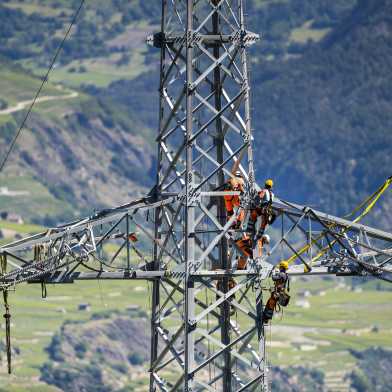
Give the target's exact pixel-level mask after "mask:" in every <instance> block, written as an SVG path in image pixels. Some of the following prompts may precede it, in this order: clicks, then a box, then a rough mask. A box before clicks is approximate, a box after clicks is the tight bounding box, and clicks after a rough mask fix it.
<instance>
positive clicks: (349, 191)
mask: <svg viewBox="0 0 392 392" xmlns="http://www.w3.org/2000/svg"><path fill="white" fill-rule="evenodd" d="M159 3H160V2H159V1H157V0H132V1H123V0H89V1H87V2H86V5H85V8H84V11H83V12H82V14H81V17H80V19H79V20H78V22H77V24H76V26H75V28H74V29H73V32H72V34H71V37H70V38H69V39H68V40H67V41H66V43H65V46H64V50H63V51H62V53H61V55H60V56H59V58H58V61H57V62H56V64H55V68H54V70H53V72H52V73H51V75H50V79H49V82H48V83H47V84H46V87H45V89H44V90H43V91H42V94H41V96H40V99H39V101H38V102H37V104H36V105H35V107H34V111H33V113H32V115H31V116H30V118H29V120H28V122H27V127H26V129H25V131H24V132H23V134H22V136H21V137H20V139H19V140H18V144H17V146H16V149H15V151H14V153H13V154H12V155H11V159H10V161H9V162H8V164H7V167H6V168H5V170H4V172H3V173H2V174H1V176H0V211H1V219H2V220H1V221H0V237H1V238H0V241H1V243H5V242H9V241H12V240H13V239H15V238H20V236H26V235H28V234H30V233H35V232H38V231H41V230H43V229H44V228H45V227H50V226H52V225H56V224H58V223H61V222H65V221H67V220H71V219H73V218H75V217H76V216H81V215H89V214H91V213H92V212H93V211H94V210H96V209H100V208H105V207H110V206H113V205H116V204H121V203H125V202H127V201H128V200H129V199H132V198H134V197H135V196H138V195H140V194H144V193H145V192H146V191H147V190H148V189H149V188H150V187H151V186H152V185H153V183H154V173H155V166H156V162H155V157H154V155H155V134H156V129H157V120H158V81H159V80H158V79H159V72H158V66H159V51H158V50H157V49H154V48H151V47H148V46H147V45H146V44H145V38H146V37H147V35H149V34H151V33H152V32H156V31H158V30H159V20H160V13H159V12H160V6H159ZM78 6H79V0H75V1H74V0H72V1H71V0H23V1H22V0H2V1H1V2H0V151H3V152H5V150H6V147H7V146H8V145H9V143H10V141H11V140H12V137H13V135H14V134H15V133H16V131H17V129H18V127H19V125H20V123H21V121H22V119H23V116H24V115H25V113H26V108H28V106H29V105H30V103H31V100H32V99H33V97H34V95H35V93H36V90H37V89H38V87H39V85H40V83H41V81H42V77H43V76H44V75H45V72H46V70H47V68H48V66H49V64H50V61H51V59H52V58H53V55H54V53H55V51H56V49H57V47H58V45H59V43H60V41H61V39H62V37H63V35H64V33H65V30H66V28H67V26H68V24H69V23H70V19H71V18H72V15H73V13H74V11H75V10H76V8H77V7H78ZM247 14H248V17H247V18H248V28H249V29H250V30H252V31H254V32H257V33H260V34H261V36H262V40H261V42H259V43H258V44H257V45H254V46H252V49H251V57H250V71H251V85H252V114H253V124H252V127H253V133H254V137H255V141H254V147H255V150H256V151H257V153H256V154H255V155H256V157H257V160H256V177H257V180H258V182H260V183H261V182H263V181H264V179H265V178H266V177H272V178H273V179H274V181H275V183H276V193H277V194H278V196H279V197H281V198H283V199H287V200H291V201H295V202H299V203H302V204H307V205H310V206H312V207H314V208H317V209H320V210H324V211H326V212H330V213H332V214H335V215H343V214H346V213H348V212H350V211H351V210H352V209H353V208H354V207H355V206H356V205H357V204H358V203H359V202H360V201H361V200H363V199H364V198H365V197H366V196H368V195H369V194H370V193H372V192H373V191H374V190H375V189H376V188H377V187H378V186H379V185H380V184H381V183H383V181H384V180H385V179H386V177H388V176H390V175H391V174H392V154H391V149H392V131H391V129H390V124H391V123H392V72H391V71H392V1H390V0H334V1H330V0H269V1H268V0H248V1H247ZM373 211H374V212H372V214H371V215H370V216H369V217H368V218H366V219H367V221H366V223H369V224H372V225H375V226H377V227H378V228H382V229H385V230H392V219H391V213H392V195H391V193H390V192H388V193H387V194H385V195H384V196H383V198H382V199H381V200H380V202H379V204H378V205H377V207H376V208H375V209H374V210H373ZM292 287H293V303H292V305H291V306H290V307H289V308H288V309H287V311H285V313H284V315H283V317H282V318H280V317H279V316H278V317H277V318H276V319H275V320H274V322H273V326H272V329H271V338H270V339H269V341H268V353H269V359H270V361H271V364H272V368H271V375H272V376H271V377H272V381H273V389H272V390H273V391H277V392H280V391H282V392H286V391H287V392H294V391H309V392H310V391H327V390H328V391H350V390H352V391H359V392H361V391H389V390H390V385H391V382H392V372H391V370H392V354H391V352H390V351H389V349H391V348H392V333H391V327H392V308H391V305H390V304H391V300H392V286H389V285H388V284H386V283H385V284H384V283H380V282H378V281H371V280H367V281H362V280H360V279H355V280H352V279H343V278H340V279H333V280H331V279H316V280H314V279H312V280H311V281H310V280H307V279H306V278H303V279H297V280H295V281H294V282H293V283H292ZM149 289H150V288H149V287H148V285H147V284H145V285H144V284H142V283H140V282H135V283H133V282H132V283H128V282H126V283H124V282H121V283H111V282H93V283H89V284H87V283H83V284H82V283H78V284H75V285H74V286H72V290H70V289H69V287H64V286H61V287H55V288H51V287H49V296H48V298H47V299H44V300H43V299H41V297H40V294H41V293H40V290H39V288H38V287H32V286H23V287H22V288H20V289H19V290H18V291H17V292H15V293H12V294H11V298H10V300H11V306H12V309H14V311H13V318H12V322H13V328H12V329H13V338H14V357H15V361H14V362H15V366H14V374H13V375H12V376H11V377H9V376H6V374H5V373H6V364H5V355H3V350H2V351H0V368H1V372H0V391H2V390H3V389H4V391H12V392H14V391H26V390H28V391H44V392H45V391H59V390H63V391H102V392H106V391H123V392H125V391H146V390H147V387H146V383H147V382H148V373H147V369H148V363H147V362H146V361H147V358H148V356H149V347H148V345H149V322H148V318H147V315H148V312H149V306H150V304H149V303H147V302H148V301H147V302H146V300H145V299H146V298H147V297H148V295H147V292H148V290H149ZM38 312H40V314H39V317H38V316H37V313H38ZM2 327H3V325H2ZM0 331H3V330H0ZM113 331H114V332H113ZM135 336H136V337H137V338H135ZM136 342H137V344H136ZM1 344H2V343H0V348H1ZM381 347H382V348H381ZM114 348H116V350H115V349H114Z"/></svg>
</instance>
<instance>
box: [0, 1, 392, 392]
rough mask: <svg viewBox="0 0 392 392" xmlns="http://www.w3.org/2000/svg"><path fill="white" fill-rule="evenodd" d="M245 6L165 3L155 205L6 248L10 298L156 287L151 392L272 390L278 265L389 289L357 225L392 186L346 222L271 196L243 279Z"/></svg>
mask: <svg viewBox="0 0 392 392" xmlns="http://www.w3.org/2000/svg"><path fill="white" fill-rule="evenodd" d="M244 3H245V0H162V2H161V5H162V6H161V11H162V23H161V31H160V32H159V33H157V34H155V35H153V36H151V37H149V39H148V42H149V43H150V44H152V45H154V46H155V47H157V48H159V49H160V53H161V61H160V86H159V93H160V94H159V99H160V108H159V129H158V135H157V138H156V141H157V145H158V149H157V162H158V165H157V166H158V167H157V178H156V185H155V187H154V188H153V189H152V190H151V191H150V193H149V194H148V195H147V196H145V197H142V198H140V199H137V200H134V201H131V202H128V203H127V204H124V205H121V206H118V207H115V208H111V209H106V210H103V211H99V212H97V213H95V214H94V215H92V216H90V217H87V218H84V219H80V220H78V221H75V222H71V223H69V224H65V225H62V226H59V227H55V228H50V229H48V230H47V231H45V232H43V233H40V234H36V235H34V236H31V237H28V238H25V239H22V240H18V241H16V242H14V243H11V244H8V245H4V246H2V247H0V291H2V292H8V291H10V290H12V289H13V288H14V286H16V285H17V284H19V283H23V282H30V283H40V284H42V285H43V286H44V285H45V284H46V283H58V284H62V283H72V282H74V281H75V280H94V279H99V280H104V279H118V280H131V279H143V280H148V281H150V282H152V284H153V290H152V311H151V362H150V369H149V370H150V392H157V391H160V392H169V391H170V392H172V391H183V390H185V391H193V392H194V391H223V392H234V391H235V392H240V391H264V392H265V391H267V390H268V382H267V381H268V380H267V373H266V355H265V341H264V326H263V324H262V317H261V315H262V310H263V302H262V288H263V285H264V281H265V279H266V278H268V277H269V276H270V274H271V270H272V269H273V266H274V265H276V263H277V262H278V261H280V260H282V258H285V259H287V260H289V261H290V262H292V263H293V264H294V263H295V262H298V263H299V264H298V263H297V265H293V266H291V267H290V269H289V271H288V272H289V274H290V275H304V274H305V275H307V276H313V275H319V274H330V275H335V276H339V275H345V276H374V277H377V278H379V279H384V280H388V281H392V234H391V233H388V232H385V231H382V230H379V229H375V228H372V227H369V226H365V225H363V224H362V223H360V220H361V219H362V218H363V217H364V216H365V215H366V214H367V213H368V212H369V211H370V209H371V207H372V206H373V205H374V203H375V202H376V201H377V200H378V198H379V197H380V196H381V194H382V193H383V192H384V191H385V190H386V189H387V187H388V186H389V185H390V184H391V183H392V178H390V179H388V180H387V181H386V183H385V184H384V185H383V186H382V187H381V188H380V189H379V190H378V191H377V192H375V193H374V194H373V195H372V196H371V197H369V198H368V199H367V200H366V201H365V202H364V203H361V204H360V206H359V207H358V208H356V209H355V210H354V211H353V213H352V214H350V215H349V216H348V218H346V219H342V218H339V217H335V216H332V215H330V214H326V213H323V212H320V211H317V210H314V209H312V208H309V207H306V206H300V205H297V204H294V203H290V202H286V201H282V200H279V199H278V198H276V199H275V202H274V203H273V206H272V208H273V210H274V212H275V213H276V214H277V215H279V220H278V223H275V224H274V226H275V227H276V228H277V226H280V228H279V230H276V229H275V231H274V239H273V242H274V244H273V246H271V248H270V249H269V252H268V253H267V252H265V253H264V254H263V255H262V256H260V255H258V256H257V257H256V255H254V257H251V258H250V260H249V261H248V263H247V266H246V269H245V270H240V269H238V268H237V265H236V260H237V258H238V256H239V255H240V251H239V249H238V247H237V245H236V239H237V238H238V236H239V235H241V230H239V229H236V230H233V228H232V224H233V223H234V221H235V220H236V219H237V216H238V214H239V210H238V209H237V211H236V212H235V214H234V215H233V216H232V217H231V218H230V219H227V216H226V211H225V206H224V199H223V196H224V195H230V192H227V191H223V184H224V183H225V181H227V180H228V179H229V178H230V176H232V173H233V171H234V170H237V169H238V170H240V171H241V173H242V175H243V176H244V178H245V179H246V191H245V193H244V194H243V195H242V196H241V201H242V208H243V210H244V211H249V207H250V205H251V203H252V202H253V195H254V191H255V190H257V189H259V188H258V186H257V184H256V182H255V175H254V170H253V155H252V133H251V122H250V102H249V97H250V93H249V76H248V73H249V72H248V65H247V54H246V52H247V47H248V46H249V45H250V44H252V43H254V42H256V41H257V40H258V39H259V37H258V35H257V34H254V33H251V32H249V31H248V30H247V29H246V26H245V18H244V15H245V12H244ZM231 194H232V195H234V194H236V193H235V192H231ZM237 194H238V192H237ZM303 265H305V267H306V271H304V267H303ZM234 281H235V283H233V282H234ZM130 344H132V342H130Z"/></svg>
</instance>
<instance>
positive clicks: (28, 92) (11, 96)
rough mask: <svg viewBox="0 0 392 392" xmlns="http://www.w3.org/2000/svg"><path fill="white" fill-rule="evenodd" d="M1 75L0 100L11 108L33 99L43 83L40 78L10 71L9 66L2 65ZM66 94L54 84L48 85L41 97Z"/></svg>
mask: <svg viewBox="0 0 392 392" xmlns="http://www.w3.org/2000/svg"><path fill="white" fill-rule="evenodd" d="M0 73H1V78H0V92H1V93H0V98H1V99H2V100H4V101H6V102H7V104H8V106H9V107H12V106H13V105H16V104H17V103H19V102H21V101H28V100H31V99H33V98H34V96H35V94H36V92H37V90H38V88H39V86H40V85H41V83H42V81H41V80H40V79H39V78H35V77H33V76H30V75H28V74H27V73H26V72H25V71H19V70H18V71H15V70H13V69H10V68H9V66H7V65H4V64H1V63H0ZM43 74H44V73H42V75H43ZM40 75H41V74H40ZM64 94H65V92H64V91H62V90H60V89H59V88H58V87H56V86H54V85H53V84H52V83H48V84H46V85H45V88H44V89H43V90H42V94H41V96H44V95H50V96H61V95H64ZM0 117H1V116H0Z"/></svg>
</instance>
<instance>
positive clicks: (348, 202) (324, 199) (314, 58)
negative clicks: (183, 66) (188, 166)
mask: <svg viewBox="0 0 392 392" xmlns="http://www.w3.org/2000/svg"><path fill="white" fill-rule="evenodd" d="M259 69H260V71H259ZM259 69H258V70H257V71H256V72H254V73H253V86H254V101H253V106H254V108H255V109H257V110H254V126H255V129H256V132H255V133H256V147H257V148H258V149H259V151H263V157H265V159H264V160H263V162H260V163H259V165H258V166H259V173H266V174H268V175H272V176H274V177H275V178H276V179H277V183H278V184H279V189H280V193H281V195H282V197H287V198H291V199H294V200H295V199H296V200H298V201H302V202H305V201H308V202H309V203H311V204H313V205H316V206H318V207H323V208H326V209H328V210H329V211H337V212H338V213H342V212H348V211H350V209H351V208H352V207H353V206H354V204H355V202H356V201H359V200H360V199H361V198H363V197H364V196H365V195H366V193H368V192H369V191H370V190H372V189H375V188H376V187H377V186H378V185H379V184H380V183H382V182H383V181H384V179H385V178H386V177H388V176H390V175H391V174H392V128H391V125H392V74H391V71H392V2H391V1H361V2H360V4H359V5H358V7H357V8H356V9H354V11H353V12H352V14H351V15H350V16H348V17H346V18H344V19H343V20H342V22H341V23H340V24H338V25H337V26H336V27H335V28H334V29H333V30H332V31H331V32H330V33H329V34H328V35H326V37H325V38H324V39H323V40H321V41H320V43H319V44H311V45H307V47H306V49H305V50H304V51H303V52H302V53H300V54H299V56H298V57H294V58H290V59H288V60H286V61H281V60H278V61H270V62H264V63H263V64H261V65H260V68H259ZM253 70H255V67H254V68H253ZM383 206H384V210H383V215H382V216H380V218H381V219H383V223H384V224H385V226H389V228H392V223H391V219H390V216H391V212H392V209H391V206H392V197H391V196H389V200H388V203H384V204H383ZM388 206H389V207H388Z"/></svg>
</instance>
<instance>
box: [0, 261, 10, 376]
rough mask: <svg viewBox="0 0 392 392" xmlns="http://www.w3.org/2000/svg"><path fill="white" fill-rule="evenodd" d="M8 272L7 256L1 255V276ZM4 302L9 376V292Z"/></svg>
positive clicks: (5, 292)
mask: <svg viewBox="0 0 392 392" xmlns="http://www.w3.org/2000/svg"><path fill="white" fill-rule="evenodd" d="M6 271H7V257H6V255H5V254H1V255H0V276H3V275H4V274H5V273H6ZM3 301H4V308H5V313H4V315H3V317H4V320H5V345H6V351H7V364H8V374H11V370H12V369H11V313H10V307H9V304H8V290H7V289H3Z"/></svg>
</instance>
